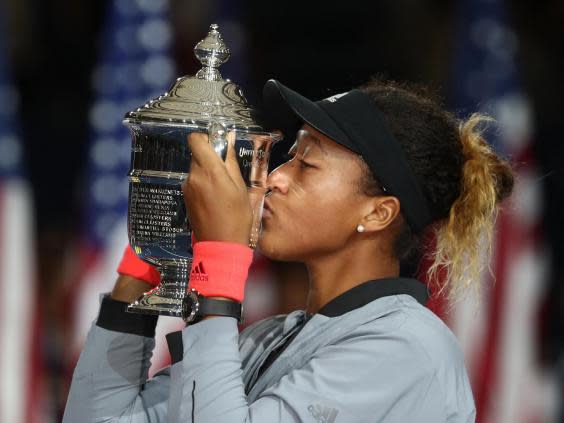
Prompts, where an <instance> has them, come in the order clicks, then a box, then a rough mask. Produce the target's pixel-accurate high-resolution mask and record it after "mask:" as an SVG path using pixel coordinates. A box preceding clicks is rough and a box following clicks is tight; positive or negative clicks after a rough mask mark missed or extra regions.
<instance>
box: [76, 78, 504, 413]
mask: <svg viewBox="0 0 564 423" xmlns="http://www.w3.org/2000/svg"><path fill="white" fill-rule="evenodd" d="M264 102H265V105H264V106H265V110H266V111H267V112H268V114H269V117H270V120H271V122H270V123H271V125H272V126H273V127H277V128H282V129H284V130H285V131H286V132H288V131H291V130H294V131H295V130H296V129H299V131H298V132H297V137H296V143H295V144H294V146H293V147H292V148H291V149H290V155H291V157H292V158H291V159H290V160H289V161H288V162H287V163H285V164H283V165H281V166H280V167H278V168H277V169H276V170H274V171H273V172H272V173H271V174H270V175H269V177H268V190H269V191H268V193H267V199H266V201H265V211H264V216H263V221H262V233H261V239H260V242H259V248H260V249H261V251H262V253H263V254H264V255H266V256H267V257H270V258H272V259H276V260H288V261H301V262H303V263H305V265H306V267H307V270H308V274H309V282H310V286H309V292H308V296H307V304H306V308H305V310H297V311H295V312H293V313H290V314H289V315H281V316H274V317H272V318H269V319H265V320H263V321H260V322H258V323H256V324H254V325H252V326H250V327H248V328H247V329H246V330H244V331H243V332H242V333H241V334H239V333H238V330H237V320H236V319H235V318H233V317H237V315H238V313H239V312H240V310H239V309H238V304H239V302H240V301H242V299H243V295H244V282H245V279H246V276H247V271H248V267H249V265H250V263H251V260H252V252H251V250H250V249H249V248H248V247H247V242H248V235H249V231H250V227H251V208H250V205H249V199H248V197H247V193H246V188H245V185H244V183H243V180H242V178H241V175H240V173H239V170H238V167H237V164H236V160H235V156H234V152H233V148H231V149H230V152H229V153H228V157H227V160H226V162H225V163H223V162H221V160H220V159H219V158H218V157H217V155H216V154H215V152H214V151H213V149H212V148H211V147H210V145H209V144H208V143H207V137H206V136H205V135H202V134H194V135H192V136H190V138H189V141H188V142H189V144H190V148H191V150H192V154H193V158H192V168H191V172H190V177H189V179H188V181H186V183H185V185H184V195H185V198H190V199H191V200H192V201H189V202H187V207H188V212H189V215H190V221H191V223H192V226H193V229H194V232H195V237H196V239H197V240H198V242H197V243H195V244H194V265H193V269H192V274H191V278H190V283H189V285H190V288H192V289H195V290H196V291H195V293H194V295H199V297H198V298H199V299H200V300H201V302H202V304H212V305H214V304H215V305H214V306H213V307H216V309H215V311H213V307H212V306H210V307H212V309H211V311H210V309H208V311H207V312H202V310H200V311H198V312H197V313H196V310H195V308H194V309H189V310H188V314H187V315H189V312H190V311H194V313H193V315H190V316H189V318H188V319H187V320H191V319H194V320H191V321H190V322H189V323H188V325H187V327H186V328H185V329H184V330H183V331H181V332H178V333H174V334H170V335H169V336H168V342H169V349H170V350H171V356H172V359H173V364H172V365H171V366H170V367H169V368H166V369H164V370H163V371H161V372H160V373H158V374H157V375H156V376H155V377H153V378H152V379H151V380H147V371H148V368H149V364H150V363H149V359H150V355H151V350H152V348H153V346H154V341H153V339H152V336H154V327H155V324H156V318H154V317H147V316H141V315H132V314H126V313H124V311H123V308H124V305H125V304H124V303H123V302H129V301H131V300H133V299H135V298H136V297H137V296H138V295H139V294H140V293H141V292H143V291H144V290H146V289H147V287H148V285H147V283H146V282H144V281H143V280H145V281H149V282H153V283H154V282H155V278H154V275H152V274H151V272H152V271H151V269H150V268H149V267H148V266H146V265H144V264H143V263H140V262H139V261H136V259H135V258H134V257H132V254H131V253H130V252H128V251H129V250H126V254H125V256H124V259H123V261H122V264H121V265H120V269H119V271H120V273H121V276H120V278H119V279H118V281H117V283H116V286H115V288H114V290H113V292H112V294H111V296H110V297H108V296H106V297H105V298H104V299H103V301H102V306H101V311H100V315H99V317H98V320H97V322H96V324H94V325H93V328H92V330H91V332H90V334H89V337H88V341H87V343H86V346H85V349H84V351H83V353H82V355H81V358H80V361H79V363H78V365H77V368H76V370H75V374H74V377H73V382H72V387H71V392H70V395H69V400H68V403H67V409H66V411H65V421H67V422H71V421H73V422H74V421H81V422H87V421H124V422H125V421H127V422H147V421H174V422H176V421H182V422H186V421H192V422H198V423H204V422H213V423H217V422H229V423H234V422H255V423H256V422H261V423H262V422H317V423H334V422H347V423H352V422H402V423H404V422H433V423H435V422H472V421H474V417H475V409H474V403H473V398H472V392H471V389H470V386H469V383H468V378H467V374H466V370H465V368H464V359H463V356H462V353H461V351H460V349H459V346H458V344H457V342H456V340H455V338H454V336H453V334H452V333H451V332H450V331H449V329H448V328H447V327H446V326H445V325H444V324H443V323H442V322H441V321H440V319H438V318H437V317H436V316H434V315H433V314H432V313H431V312H430V311H429V310H428V309H426V308H425V307H424V305H425V302H426V300H427V295H426V294H427V288H426V287H425V286H424V285H423V284H421V283H420V282H418V281H416V280H414V279H409V278H400V277H399V263H400V260H401V259H403V258H405V257H407V256H408V255H409V254H411V253H412V252H413V251H417V248H418V247H420V245H421V240H422V239H424V237H425V235H426V234H427V233H429V232H430V231H434V232H435V233H436V248H434V249H433V251H424V252H425V253H427V254H431V255H432V266H431V268H430V271H429V276H430V277H431V279H432V280H437V279H438V278H436V277H435V276H436V275H437V273H438V272H439V271H440V273H441V276H442V277H441V279H440V280H441V282H440V284H439V283H438V282H437V286H436V289H437V290H438V291H442V292H444V293H449V295H450V296H451V297H452V298H455V297H456V296H457V295H459V294H460V293H461V291H462V290H463V289H465V288H468V287H473V286H477V285H476V284H477V283H478V280H479V272H480V270H481V268H482V265H481V263H482V262H483V260H482V259H484V254H483V253H484V251H483V247H484V245H485V246H486V247H489V244H490V241H491V234H492V230H493V222H494V219H495V215H496V211H497V208H498V205H499V203H500V201H501V200H503V199H504V198H505V197H507V196H508V195H509V193H510V192H511V189H512V184H513V179H512V175H511V170H510V167H509V166H508V164H507V163H506V162H505V161H503V160H502V159H500V158H499V157H497V156H496V155H495V153H494V152H493V151H492V150H491V149H490V148H489V147H488V146H487V144H486V143H485V141H484V140H483V139H482V137H481V134H480V131H479V128H478V127H479V125H480V124H481V123H482V121H483V120H484V118H483V117H480V116H478V115H474V116H472V117H471V118H470V119H469V120H467V121H465V122H460V121H458V120H457V119H455V118H454V117H453V116H452V115H451V114H449V113H448V112H446V111H444V110H443V109H442V108H441V107H440V105H439V104H438V103H436V102H435V101H433V100H431V99H430V98H428V97H426V96H424V95H422V94H417V93H416V92H415V91H413V90H411V89H408V88H406V87H404V86H400V85H398V84H395V83H391V82H385V81H373V82H371V83H369V84H367V85H365V86H363V87H361V88H360V89H357V90H352V91H350V92H348V93H344V94H340V95H337V96H333V97H330V98H329V99H325V100H322V101H319V102H316V103H314V102H311V101H310V100H308V99H306V98H304V97H302V96H301V95H299V94H297V93H295V92H294V91H292V90H290V89H288V88H286V87H284V86H283V85H282V84H280V83H278V82H276V81H269V82H267V84H266V85H265V89H264ZM231 141H232V140H231ZM217 198H222V199H224V201H222V202H221V204H217V202H216V201H215V199H217ZM484 243H485V244H484ZM214 300H215V301H214ZM120 301H123V302H120ZM218 304H219V306H218ZM192 305H193V304H190V306H192ZM206 307H207V306H204V307H203V309H205V308H206Z"/></svg>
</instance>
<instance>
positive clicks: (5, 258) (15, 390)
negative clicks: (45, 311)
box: [0, 4, 43, 423]
mask: <svg viewBox="0 0 564 423" xmlns="http://www.w3.org/2000/svg"><path fill="white" fill-rule="evenodd" d="M3 6H4V4H2V5H0V9H2V7H3ZM1 12H2V11H0V292H1V293H2V296H1V297H0V375H2V376H1V377H0V421H1V422H14V423H19V422H41V421H43V420H42V417H41V413H42V410H43V404H42V401H41V380H42V372H41V365H40V363H41V359H40V356H39V343H40V336H39V324H40V320H39V315H40V308H39V305H40V304H39V302H38V301H37V286H36V277H35V276H36V275H35V254H34V252H35V249H34V243H33V241H32V238H33V216H32V214H33V213H32V201H31V200H32V195H31V194H32V193H31V188H30V185H29V183H28V181H27V180H26V172H25V169H24V166H23V155H24V152H23V146H22V143H21V139H20V136H19V128H18V104H19V97H18V92H17V90H16V87H15V86H14V84H13V82H12V80H11V74H10V70H9V66H8V57H7V46H6V45H5V44H4V43H5V40H6V37H5V34H6V33H7V31H6V28H5V26H4V25H5V24H6V22H4V17H5V16H6V15H5V14H4V13H1Z"/></svg>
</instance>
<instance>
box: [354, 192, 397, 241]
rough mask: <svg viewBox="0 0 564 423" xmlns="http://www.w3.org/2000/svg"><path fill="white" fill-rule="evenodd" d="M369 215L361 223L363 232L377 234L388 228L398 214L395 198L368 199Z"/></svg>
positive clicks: (379, 197)
mask: <svg viewBox="0 0 564 423" xmlns="http://www.w3.org/2000/svg"><path fill="white" fill-rule="evenodd" d="M368 210H369V213H367V214H366V215H365V216H364V217H363V219H362V221H361V222H359V223H361V224H362V225H363V226H364V230H365V232H379V231H382V230H384V229H386V228H387V227H389V226H390V225H391V224H392V222H393V221H394V220H395V219H396V217H397V216H398V214H399V213H400V202H399V200H398V199H397V197H393V196H377V197H372V198H371V199H370V207H369V209H368Z"/></svg>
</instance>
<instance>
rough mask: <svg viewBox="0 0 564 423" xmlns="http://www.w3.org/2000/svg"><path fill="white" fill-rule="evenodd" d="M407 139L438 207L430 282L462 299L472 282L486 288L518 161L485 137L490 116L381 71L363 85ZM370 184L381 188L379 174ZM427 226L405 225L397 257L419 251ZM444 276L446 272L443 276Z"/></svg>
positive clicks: (369, 189) (403, 141) (413, 163)
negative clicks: (457, 108) (446, 103)
mask: <svg viewBox="0 0 564 423" xmlns="http://www.w3.org/2000/svg"><path fill="white" fill-rule="evenodd" d="M360 89H362V90H363V91H364V92H366V93H367V94H368V95H369V97H370V98H371V100H372V101H373V102H374V103H375V104H376V106H377V107H378V109H379V110H380V111H381V112H382V114H383V115H384V117H385V119H386V124H387V126H388V128H389V130H390V131H391V132H392V133H393V134H394V137H395V138H396V139H397V140H398V142H399V143H400V145H401V147H402V150H403V151H404V153H405V155H406V159H407V161H408V163H409V165H410V167H411V169H412V170H413V172H414V173H415V175H416V177H417V179H418V180H420V181H423V182H422V190H423V194H424V195H425V197H426V199H427V201H428V204H429V206H430V208H431V213H432V215H433V223H432V224H431V225H430V227H429V230H433V231H434V233H435V235H436V237H435V241H436V248H434V249H433V250H434V251H432V252H431V253H430V254H428V258H429V261H430V263H431V264H430V267H429V269H428V271H427V279H428V283H429V284H430V285H431V286H433V287H434V288H436V289H435V292H434V294H435V295H439V294H442V295H446V296H448V297H449V298H450V299H455V298H456V297H458V296H459V294H461V293H462V291H464V290H465V288H468V287H471V286H473V287H475V288H476V289H478V288H479V285H480V284H479V282H480V280H481V278H480V272H481V271H482V270H483V269H484V267H485V266H486V264H487V263H488V260H489V253H490V252H491V245H492V238H493V231H494V223H495V219H496V216H497V211H498V208H499V203H500V202H501V201H502V200H503V199H504V198H506V197H508V196H509V194H510V193H511V190H512V188H513V176H512V172H511V167H510V166H509V164H508V163H507V161H505V160H503V159H501V158H500V157H499V156H498V155H496V153H495V152H494V151H493V150H492V149H491V147H490V146H489V145H488V144H487V143H486V141H485V140H484V138H483V130H484V124H485V123H488V122H490V121H492V119H491V118H489V117H486V116H483V115H480V114H473V115H472V116H470V118H468V119H467V120H466V121H462V122H461V121H460V120H459V119H457V118H456V117H455V116H454V115H453V114H451V113H449V112H448V111H446V110H445V109H444V107H443V106H442V105H441V104H440V103H439V101H438V100H436V98H434V96H432V95H430V94H429V92H428V91H427V90H426V89H422V88H421V87H417V86H413V85H409V84H406V83H401V84H400V83H397V82H394V81H387V80H382V79H374V80H372V81H370V82H369V83H368V84H366V85H364V86H362V87H361V88H360ZM364 179H365V180H364V181H363V182H362V185H363V187H362V188H363V190H364V191H365V192H366V193H368V194H373V195H378V192H377V190H375V189H374V188H373V187H377V186H379V185H378V184H377V183H374V176H373V175H371V174H370V175H368V177H367V178H364ZM426 238H427V237H425V236H424V234H419V235H416V234H414V233H413V232H412V231H411V230H410V228H409V226H408V225H403V226H402V228H401V230H400V231H399V233H398V235H397V236H396V240H395V246H394V252H395V255H396V257H397V258H398V259H406V258H410V257H411V258H413V257H414V256H415V257H417V256H420V253H419V251H418V248H420V247H421V244H422V240H424V239H426ZM439 276H440V277H439Z"/></svg>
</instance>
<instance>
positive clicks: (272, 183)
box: [266, 164, 289, 194]
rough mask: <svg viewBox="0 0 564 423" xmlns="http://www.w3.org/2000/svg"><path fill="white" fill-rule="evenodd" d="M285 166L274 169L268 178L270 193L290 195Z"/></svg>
mask: <svg viewBox="0 0 564 423" xmlns="http://www.w3.org/2000/svg"><path fill="white" fill-rule="evenodd" d="M283 167H284V164H282V165H280V166H278V167H277V168H276V169H274V170H273V171H272V172H270V174H269V175H268V177H267V178H266V187H267V190H268V191H269V192H270V193H273V192H279V193H280V194H287V193H288V182H289V181H288V175H286V173H285V172H284V169H283Z"/></svg>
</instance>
